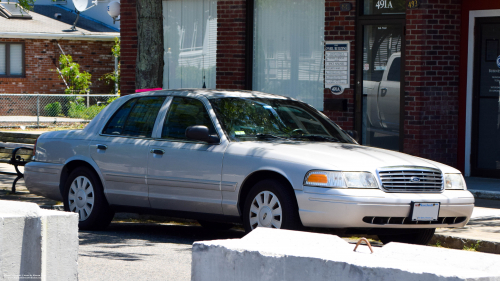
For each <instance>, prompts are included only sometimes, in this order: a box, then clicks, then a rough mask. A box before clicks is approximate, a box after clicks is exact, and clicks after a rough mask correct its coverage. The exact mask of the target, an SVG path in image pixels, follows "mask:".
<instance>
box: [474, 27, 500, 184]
mask: <svg viewBox="0 0 500 281" xmlns="http://www.w3.org/2000/svg"><path fill="white" fill-rule="evenodd" d="M475 35H476V40H475V48H474V49H475V54H474V77H473V91H472V107H473V112H472V138H471V141H472V144H471V148H472V149H471V176H478V177H493V178H500V17H489V18H478V19H476V26H475Z"/></svg>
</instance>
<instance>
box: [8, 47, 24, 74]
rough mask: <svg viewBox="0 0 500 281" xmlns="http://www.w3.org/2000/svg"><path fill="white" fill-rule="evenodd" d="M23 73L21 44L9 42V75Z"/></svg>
mask: <svg viewBox="0 0 500 281" xmlns="http://www.w3.org/2000/svg"><path fill="white" fill-rule="evenodd" d="M22 74H23V45H22V44H10V75H22Z"/></svg>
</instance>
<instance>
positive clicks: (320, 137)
mask: <svg viewBox="0 0 500 281" xmlns="http://www.w3.org/2000/svg"><path fill="white" fill-rule="evenodd" d="M293 138H294V139H308V140H312V141H330V142H341V141H340V140H339V139H337V138H336V137H328V136H323V135H301V136H296V137H293Z"/></svg>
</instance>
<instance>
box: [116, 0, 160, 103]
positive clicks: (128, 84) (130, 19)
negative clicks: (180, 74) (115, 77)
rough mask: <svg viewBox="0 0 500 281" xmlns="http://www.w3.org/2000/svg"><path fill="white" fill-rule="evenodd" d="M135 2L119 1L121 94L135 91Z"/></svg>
mask: <svg viewBox="0 0 500 281" xmlns="http://www.w3.org/2000/svg"><path fill="white" fill-rule="evenodd" d="M135 2H136V1H135V0H121V1H120V13H121V22H120V28H121V30H120V40H121V57H120V67H121V68H120V75H121V77H120V79H121V81H120V82H121V84H120V91H121V94H122V95H127V94H132V93H134V92H135V65H136V61H137V13H136V5H135ZM159 36H161V34H159Z"/></svg>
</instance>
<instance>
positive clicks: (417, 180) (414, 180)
mask: <svg viewBox="0 0 500 281" xmlns="http://www.w3.org/2000/svg"><path fill="white" fill-rule="evenodd" d="M410 180H411V181H412V182H419V181H420V178H417V177H411V179H410Z"/></svg>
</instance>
